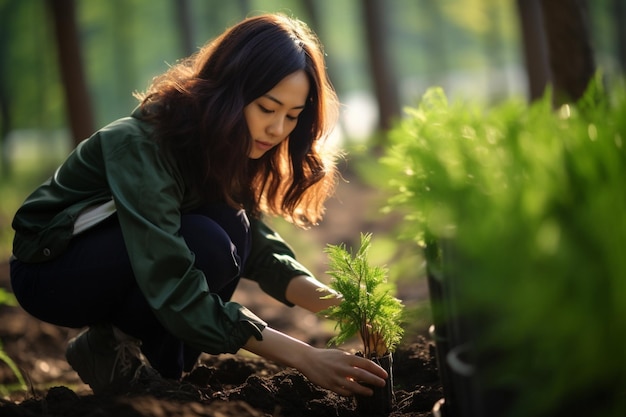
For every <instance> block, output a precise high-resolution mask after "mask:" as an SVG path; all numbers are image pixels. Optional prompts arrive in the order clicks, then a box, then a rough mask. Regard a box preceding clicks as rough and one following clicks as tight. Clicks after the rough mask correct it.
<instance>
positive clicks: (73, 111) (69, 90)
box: [47, 0, 93, 144]
mask: <svg viewBox="0 0 626 417" xmlns="http://www.w3.org/2000/svg"><path fill="white" fill-rule="evenodd" d="M47 5H48V7H49V9H50V12H51V16H52V19H53V21H54V26H55V36H56V40H57V53H58V56H59V65H60V68H61V79H62V80H63V85H64V89H65V97H66V102H67V109H68V112H67V114H68V118H69V123H70V127H71V131H72V138H73V141H74V143H75V144H78V143H79V142H80V141H81V140H83V139H84V138H86V137H88V136H89V135H91V133H92V132H93V115H92V111H91V102H90V99H89V94H88V91H87V85H86V83H85V75H84V71H83V63H82V59H81V53H80V46H79V40H78V34H77V24H76V6H75V4H74V0H48V1H47Z"/></svg>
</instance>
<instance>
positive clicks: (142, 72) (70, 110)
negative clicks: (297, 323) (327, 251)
mask: <svg viewBox="0 0 626 417" xmlns="http://www.w3.org/2000/svg"><path fill="white" fill-rule="evenodd" d="M548 4H552V5H556V6H558V7H559V8H560V11H559V16H564V18H563V19H561V21H558V22H555V21H554V20H552V21H549V19H548V18H549V17H550V16H548V14H547V13H549V10H548V9H549V8H550V6H547V5H548ZM625 9H626V6H624V5H623V2H622V1H621V0H594V1H589V2H585V1H583V0H562V1H550V0H544V1H543V3H542V2H541V1H540V0H517V1H516V0H439V1H434V0H388V1H383V0H333V1H331V0H317V1H315V0H309V1H305V0H239V1H219V0H178V1H175V0H109V1H102V0H100V1H98V0H47V1H46V0H20V1H18V0H0V110H1V112H0V115H1V117H0V145H1V146H0V195H1V196H2V203H1V205H0V260H3V261H5V260H6V259H8V257H9V255H10V250H11V239H12V230H11V228H10V222H11V219H12V216H13V214H14V212H15V210H16V208H17V207H18V206H19V204H20V203H21V202H22V201H23V199H24V198H25V197H26V195H27V194H28V192H30V191H31V189H32V187H34V186H35V185H36V184H38V183H40V182H41V181H43V180H44V179H45V178H46V177H48V176H49V175H51V174H52V172H53V170H54V168H55V167H56V166H57V164H58V163H59V162H60V161H61V160H62V159H63V158H64V157H65V156H66V155H67V154H68V153H69V152H70V151H71V149H72V148H73V147H74V146H75V144H76V143H77V142H79V141H80V140H82V139H84V138H86V137H87V136H89V134H91V132H93V131H94V130H95V129H97V128H98V127H100V126H103V125H105V124H106V123H108V122H110V121H112V120H114V119H116V118H119V117H124V116H126V115H128V114H129V113H130V111H131V110H132V109H133V108H134V106H135V105H136V100H135V99H134V98H133V97H132V92H134V91H141V90H143V89H145V88H146V87H147V85H148V84H149V82H150V80H151V78H152V77H154V76H155V75H157V74H159V73H161V72H163V71H164V70H166V69H167V67H168V65H170V64H172V63H174V62H176V61H177V60H179V59H181V58H184V57H186V56H187V55H189V54H191V53H193V52H194V51H195V50H197V48H198V47H200V46H201V45H202V44H204V43H205V42H206V41H207V40H209V39H211V38H213V37H215V36H216V35H218V34H219V33H221V32H222V31H223V30H224V29H225V28H227V27H228V26H230V25H232V24H234V23H236V22H237V21H239V20H240V19H242V18H244V17H245V16H249V15H253V14H256V13H259V12H283V13H286V14H289V15H293V16H296V17H298V18H300V19H301V20H303V21H305V22H307V23H308V24H309V25H310V26H311V27H312V28H313V29H314V30H315V31H316V32H317V34H318V35H319V37H320V39H321V41H322V43H323V44H324V45H325V51H326V54H327V63H328V67H329V72H330V75H331V78H332V80H333V83H334V84H335V86H336V88H337V91H338V93H339V97H340V100H341V102H342V103H343V107H342V113H341V121H340V125H339V126H338V128H337V129H336V135H335V139H336V140H337V142H338V143H339V145H340V146H342V147H343V148H345V149H346V150H347V152H348V158H347V159H346V161H345V162H344V163H343V164H342V166H341V169H342V171H344V174H345V176H346V178H348V179H350V180H351V181H352V182H353V184H354V183H355V181H356V183H359V182H367V179H363V178H361V179H359V178H358V176H359V175H362V173H363V170H359V173H355V172H354V167H356V166H358V165H359V164H362V163H364V164H367V166H368V169H367V170H366V171H367V172H368V176H370V177H375V176H376V170H375V169H374V167H376V164H369V162H370V161H371V159H372V158H373V157H375V156H376V152H377V150H379V146H380V145H383V146H384V142H385V135H384V133H385V132H386V131H387V130H389V129H390V128H391V127H392V126H393V125H394V123H395V122H396V121H397V120H398V119H400V118H402V117H403V112H402V108H403V107H404V106H412V105H415V104H417V103H418V101H419V99H420V97H421V96H422V94H423V93H424V92H425V91H426V90H427V89H428V88H429V87H431V86H441V87H443V89H444V91H445V92H446V94H447V95H448V97H450V98H451V99H453V100H454V99H455V98H463V99H470V100H472V101H478V102H482V103H485V105H489V104H494V103H498V102H499V101H501V100H504V99H507V98H510V97H514V96H524V97H526V98H527V99H528V100H533V99H536V98H537V97H539V96H540V95H541V94H543V91H544V90H545V88H546V87H547V86H549V85H551V84H553V85H557V87H558V79H556V75H555V74H554V62H552V63H551V62H549V59H548V53H547V52H546V51H547V50H548V47H549V45H548V43H549V42H548V40H546V33H547V32H549V25H548V23H552V24H553V25H567V24H568V22H567V18H568V16H572V15H576V13H583V16H584V18H585V19H586V20H584V22H583V23H585V24H586V26H583V27H582V30H581V31H579V32H578V34H577V36H574V37H573V38H574V41H575V42H578V44H579V45H581V44H582V45H584V47H583V52H581V50H580V49H576V48H575V47H572V48H569V49H567V48H566V49H565V50H564V52H563V51H561V52H560V54H561V55H560V56H559V57H558V59H559V61H560V62H562V63H565V64H566V65H570V64H569V63H570V62H572V63H576V62H578V61H579V59H578V58H580V56H581V54H582V56H583V61H586V62H587V63H588V64H590V65H588V70H589V69H592V70H594V71H595V70H598V71H601V72H602V74H603V76H604V77H605V78H606V79H607V80H611V79H616V78H619V77H621V74H622V73H623V71H624V62H625V61H626V58H625V56H626V54H625V52H624V51H625V44H626V41H625V38H626V36H625V29H624V28H625V27H626V25H625V24H624V21H625V20H626V17H625V16H626V12H625ZM542 12H543V13H544V14H543V17H542ZM552 52H553V54H552V55H553V56H552V58H554V55H555V54H554V52H555V51H552ZM568 54H569V55H568ZM585 54H586V55H585ZM551 64H552V67H551ZM570 66H572V67H575V65H574V64H571V65H570ZM355 175H356V177H357V178H354V176H355ZM378 203H380V204H381V205H382V204H384V203H382V202H380V201H379V202H378ZM378 203H376V204H378ZM360 211H361V212H360V213H354V212H353V213H350V214H351V215H352V216H353V217H354V216H357V217H359V216H370V218H369V219H361V223H360V224H361V225H362V224H364V223H367V222H374V223H375V222H378V221H379V220H380V213H379V212H378V211H377V210H376V209H375V208H371V207H370V208H369V209H365V208H363V209H362V210H360ZM279 228H280V226H279ZM281 230H282V229H281ZM287 233H290V232H287ZM352 234H353V235H354V236H348V237H347V238H348V239H349V238H353V239H357V238H358V232H356V231H353V233H352ZM340 238H344V240H345V238H346V235H345V234H344V235H341V236H340V237H338V238H337V239H340ZM389 240H390V241H393V237H390V238H389ZM325 243H332V244H338V243H341V242H340V241H330V242H328V241H325V242H319V241H318V242H317V243H315V244H317V245H318V247H317V248H315V250H313V251H311V250H309V249H311V246H310V245H311V241H310V240H308V241H307V238H306V235H305V236H304V239H303V238H302V236H300V237H299V238H298V240H297V241H296V242H295V244H294V246H296V249H298V248H302V249H304V250H303V251H302V252H304V261H305V262H306V261H307V256H308V255H307V253H309V252H316V253H318V254H319V253H321V249H322V246H323V244H325ZM318 249H319V250H318ZM391 252H393V251H390V253H391ZM317 256H318V257H319V255H317ZM314 263H315V262H314ZM312 268H313V269H314V270H315V272H317V273H321V272H323V266H319V269H316V267H315V266H312Z"/></svg>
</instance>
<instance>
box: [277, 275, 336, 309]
mask: <svg viewBox="0 0 626 417" xmlns="http://www.w3.org/2000/svg"><path fill="white" fill-rule="evenodd" d="M328 295H330V296H331V297H329V298H328V299H323V298H324V297H326V296H328ZM285 298H286V299H287V300H288V301H289V302H291V303H293V304H295V305H297V306H300V307H302V308H305V309H307V310H309V311H311V312H313V313H317V312H319V311H322V310H324V309H326V308H328V307H332V306H334V305H337V304H339V303H340V302H341V295H340V294H338V293H337V292H335V291H334V290H332V289H331V288H329V287H327V286H326V285H324V284H323V283H321V282H320V281H318V280H317V279H315V278H313V277H310V276H308V275H298V276H296V277H294V278H292V279H291V281H289V284H288V285H287V289H286V291H285Z"/></svg>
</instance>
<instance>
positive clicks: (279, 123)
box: [267, 117, 285, 137]
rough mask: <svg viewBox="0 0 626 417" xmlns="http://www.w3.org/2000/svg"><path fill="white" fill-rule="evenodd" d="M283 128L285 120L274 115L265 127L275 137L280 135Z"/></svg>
mask: <svg viewBox="0 0 626 417" xmlns="http://www.w3.org/2000/svg"><path fill="white" fill-rule="evenodd" d="M284 130H285V120H284V118H283V117H276V118H275V119H274V120H272V122H271V123H270V124H269V125H268V127H267V132H268V133H269V134H270V135H272V136H276V137H280V136H282V134H283V132H284Z"/></svg>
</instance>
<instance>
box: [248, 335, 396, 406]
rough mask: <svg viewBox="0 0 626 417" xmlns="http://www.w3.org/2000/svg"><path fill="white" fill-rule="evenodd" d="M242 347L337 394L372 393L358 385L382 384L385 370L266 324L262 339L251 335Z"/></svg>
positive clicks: (348, 354)
mask: <svg viewBox="0 0 626 417" xmlns="http://www.w3.org/2000/svg"><path fill="white" fill-rule="evenodd" d="M244 348H245V349H246V350H248V351H250V352H253V353H256V354H257V355H259V356H262V357H264V358H266V359H269V360H272V361H274V362H278V363H280V364H283V365H287V366H291V367H293V368H296V369H297V370H299V371H300V372H302V373H303V374H304V376H306V377H307V378H308V379H309V380H310V381H311V382H312V383H314V384H316V385H319V386H320V387H322V388H326V389H329V390H331V391H334V392H336V393H337V394H340V395H345V396H350V395H354V394H361V395H372V390H371V389H370V388H367V387H365V386H363V385H361V384H360V383H359V382H361V383H363V384H370V385H374V386H381V387H382V386H384V385H385V379H386V378H387V376H388V375H387V372H385V370H384V369H383V368H381V367H380V366H378V365H376V364H375V363H374V362H372V361H370V360H368V359H365V358H362V357H359V356H356V355H351V354H350V353H347V352H344V351H341V350H338V349H319V348H315V347H312V346H310V345H307V344H306V343H304V342H302V341H300V340H297V339H294V338H293V337H291V336H288V335H286V334H284V333H281V332H278V331H276V330H274V329H272V328H269V327H266V328H265V329H264V330H263V340H256V339H255V338H254V337H251V338H250V340H248V343H246V345H245V346H244Z"/></svg>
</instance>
